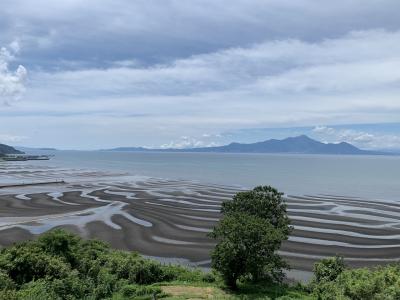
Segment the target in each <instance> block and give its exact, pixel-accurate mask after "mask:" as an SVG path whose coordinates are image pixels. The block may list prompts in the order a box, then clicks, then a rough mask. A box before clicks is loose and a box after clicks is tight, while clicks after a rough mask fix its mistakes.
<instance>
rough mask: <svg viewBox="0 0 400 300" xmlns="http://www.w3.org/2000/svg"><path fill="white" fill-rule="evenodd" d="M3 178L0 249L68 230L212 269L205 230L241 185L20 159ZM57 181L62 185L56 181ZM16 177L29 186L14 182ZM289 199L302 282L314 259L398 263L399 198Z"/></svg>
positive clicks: (294, 259)
mask: <svg viewBox="0 0 400 300" xmlns="http://www.w3.org/2000/svg"><path fill="white" fill-rule="evenodd" d="M1 176H7V180H8V185H10V187H7V184H5V185H3V186H2V187H1V188H0V245H1V246H3V247H4V246H8V245H11V244H13V243H15V242H19V241H23V240H27V239H32V238H35V236H37V235H38V234H41V233H43V232H46V231H48V230H50V229H53V228H66V229H68V230H71V231H73V232H76V233H78V234H79V235H81V236H82V237H84V238H98V239H101V240H104V241H107V242H109V243H110V244H111V245H112V246H113V247H114V248H117V249H124V250H132V251H137V252H139V253H141V254H143V255H145V256H148V257H154V258H158V259H159V260H162V261H165V262H178V263H182V264H187V265H191V266H198V267H204V268H208V267H209V266H210V251H211V250H212V248H213V246H214V241H213V240H212V239H210V238H209V237H208V236H207V233H208V232H210V231H211V230H212V228H213V226H214V225H215V224H216V222H217V221H218V220H219V218H220V217H221V215H220V206H221V203H222V202H223V201H229V200H230V199H231V198H232V197H233V195H234V194H235V193H237V192H239V191H241V190H242V189H241V188H239V187H235V186H228V185H217V184H203V183H201V182H197V181H191V180H167V179H159V178H151V177H143V176H131V175H129V174H125V173H115V172H114V173H113V172H96V171H88V170H84V169H67V168H53V167H43V166H42V167H38V166H35V165H24V164H19V163H14V164H7V165H2V169H1ZM60 178H62V179H63V180H65V182H56V183H54V180H57V179H60ZM13 182H14V183H21V182H24V183H29V184H30V185H26V186H24V185H22V186H11V185H13V184H12V183H13ZM46 182H48V183H46ZM32 183H33V185H32ZM35 183H40V184H37V185H36V184H35ZM284 199H285V202H286V203H287V210H288V213H289V216H290V218H291V221H292V225H293V226H294V231H293V233H292V234H291V236H290V237H289V239H288V240H287V241H285V242H284V244H283V246H282V248H281V254H282V255H283V256H284V257H285V258H286V259H287V260H288V261H289V263H290V265H291V267H292V269H293V270H292V271H291V272H290V273H289V275H290V276H292V277H294V278H297V279H299V277H301V278H300V279H304V278H306V277H307V276H308V275H307V274H309V273H308V272H310V271H311V270H312V267H313V264H314V262H315V261H317V260H320V259H322V258H324V257H328V256H333V255H336V254H339V255H343V256H344V257H345V260H346V262H347V264H348V265H350V266H354V267H361V266H373V265H377V264H387V263H392V262H395V261H397V260H398V259H399V253H400V203H397V202H395V201H383V200H380V201H376V200H374V199H365V198H358V197H349V196H340V195H330V194H329V195H328V194H316V195H312V194H310V195H284ZM299 274H300V275H299Z"/></svg>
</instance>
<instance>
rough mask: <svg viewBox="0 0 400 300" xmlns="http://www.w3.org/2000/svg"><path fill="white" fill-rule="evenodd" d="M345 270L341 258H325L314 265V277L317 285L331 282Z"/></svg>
mask: <svg viewBox="0 0 400 300" xmlns="http://www.w3.org/2000/svg"><path fill="white" fill-rule="evenodd" d="M344 270H345V264H344V259H343V257H341V256H335V257H330V258H325V259H323V260H321V261H320V262H318V263H316V264H314V276H315V281H316V282H317V283H320V282H326V281H333V280H335V279H336V278H337V277H338V276H339V275H340V274H341V273H342V272H343V271H344Z"/></svg>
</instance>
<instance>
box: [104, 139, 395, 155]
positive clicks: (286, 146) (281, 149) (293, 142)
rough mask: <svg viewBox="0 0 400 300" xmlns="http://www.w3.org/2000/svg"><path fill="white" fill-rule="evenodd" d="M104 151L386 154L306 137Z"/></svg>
mask: <svg viewBox="0 0 400 300" xmlns="http://www.w3.org/2000/svg"><path fill="white" fill-rule="evenodd" d="M103 151H130V152H217V153H287V154H349V155H385V154H390V153H386V152H379V151H370V150H362V149H359V148H357V147H355V146H353V145H351V144H349V143H346V142H341V143H322V142H319V141H316V140H313V139H311V138H309V137H308V136H306V135H300V136H296V137H289V138H286V139H283V140H276V139H271V140H266V141H263V142H257V143H251V144H241V143H231V144H229V145H225V146H218V147H203V148H185V149H176V148H169V149H149V148H143V147H119V148H114V149H108V150H103Z"/></svg>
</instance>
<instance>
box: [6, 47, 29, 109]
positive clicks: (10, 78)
mask: <svg viewBox="0 0 400 300" xmlns="http://www.w3.org/2000/svg"><path fill="white" fill-rule="evenodd" d="M19 49H20V47H19V44H18V42H17V41H14V42H12V43H11V44H10V46H9V47H8V48H6V47H1V48H0V103H3V104H9V102H10V101H13V100H17V99H19V97H20V96H21V94H22V93H23V92H24V91H25V86H24V83H25V79H26V76H27V71H26V69H25V68H24V67H23V66H21V65H19V66H18V67H17V69H16V70H15V71H14V72H13V71H11V70H10V69H9V63H10V62H12V61H13V60H14V59H15V57H14V55H15V54H17V53H18V51H19Z"/></svg>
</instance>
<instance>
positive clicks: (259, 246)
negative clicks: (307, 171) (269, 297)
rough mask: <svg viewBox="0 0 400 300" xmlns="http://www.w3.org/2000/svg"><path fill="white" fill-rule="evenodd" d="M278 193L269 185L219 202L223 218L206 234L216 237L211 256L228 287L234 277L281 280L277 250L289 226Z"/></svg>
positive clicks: (234, 284) (233, 283) (283, 265)
mask: <svg viewBox="0 0 400 300" xmlns="http://www.w3.org/2000/svg"><path fill="white" fill-rule="evenodd" d="M281 196H282V193H279V192H278V191H277V190H276V189H274V188H272V187H270V186H259V187H256V188H254V189H253V190H251V191H246V192H239V193H237V194H236V195H235V196H234V198H233V200H232V201H227V202H224V203H223V204H222V209H221V212H222V213H223V218H222V219H221V221H220V222H219V224H218V225H217V226H216V227H215V228H214V230H213V232H212V233H211V234H210V236H211V237H213V238H215V239H217V240H218V244H217V245H216V247H215V249H214V251H213V252H212V254H211V258H212V266H213V268H215V269H216V270H217V271H219V272H221V274H222V276H223V278H224V280H225V283H226V284H227V285H228V286H229V287H230V288H232V289H236V288H237V280H238V279H242V280H245V281H246V280H247V281H248V280H250V281H252V282H258V281H260V280H263V281H269V282H277V283H279V282H281V281H282V279H283V271H282V270H283V269H284V268H288V265H287V264H286V262H285V261H284V260H283V259H282V258H281V257H280V256H279V255H278V254H277V250H279V248H280V246H281V243H282V241H284V240H286V239H287V238H288V235H289V233H290V231H291V227H290V226H289V224H290V221H289V218H288V216H287V213H286V205H285V204H284V203H283V201H282V198H281Z"/></svg>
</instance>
